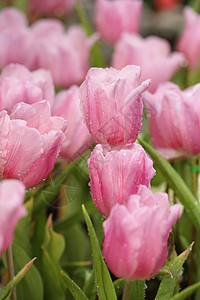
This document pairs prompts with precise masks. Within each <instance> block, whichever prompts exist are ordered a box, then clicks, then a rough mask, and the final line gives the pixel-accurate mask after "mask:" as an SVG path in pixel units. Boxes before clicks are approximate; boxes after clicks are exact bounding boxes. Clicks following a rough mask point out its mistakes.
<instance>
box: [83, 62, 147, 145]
mask: <svg viewBox="0 0 200 300" xmlns="http://www.w3.org/2000/svg"><path fill="white" fill-rule="evenodd" d="M139 80H140V68H139V67H136V66H127V67H125V68H124V69H122V70H121V71H118V70H116V69H114V68H110V69H101V68H91V69H90V70H89V71H88V73H87V76H86V79H85V81H84V82H83V84H82V85H81V87H80V98H81V106H82V111H83V114H84V118H85V121H86V124H87V127H88V129H89V131H90V133H91V135H92V137H93V139H94V141H95V142H96V143H101V144H105V143H108V144H110V145H123V144H127V143H130V142H134V141H135V140H136V138H137V136H138V134H139V132H140V127H141V124H142V111H143V105H142V97H141V96H142V93H143V92H144V91H145V90H146V89H147V88H148V86H149V84H150V81H149V80H147V81H145V82H143V83H142V84H141V85H140V84H139Z"/></svg>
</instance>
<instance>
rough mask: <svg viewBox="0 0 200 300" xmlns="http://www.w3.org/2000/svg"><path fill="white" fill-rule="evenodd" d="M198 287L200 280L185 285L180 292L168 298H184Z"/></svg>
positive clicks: (176, 299) (175, 299) (179, 299)
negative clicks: (187, 285)
mask: <svg viewBox="0 0 200 300" xmlns="http://www.w3.org/2000/svg"><path fill="white" fill-rule="evenodd" d="M199 288H200V281H199V282H197V283H195V284H193V285H191V286H189V287H187V288H186V289H184V290H183V291H181V292H180V293H178V294H176V295H175V296H174V297H172V298H171V299H170V300H184V299H187V298H188V297H189V296H190V295H192V294H193V293H194V292H195V291H196V290H197V289H199Z"/></svg>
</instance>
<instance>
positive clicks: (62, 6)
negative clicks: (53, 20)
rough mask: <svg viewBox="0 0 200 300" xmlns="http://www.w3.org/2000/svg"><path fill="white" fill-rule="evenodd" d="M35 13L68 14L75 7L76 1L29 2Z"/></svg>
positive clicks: (39, 0) (44, 0) (49, 0)
mask: <svg viewBox="0 0 200 300" xmlns="http://www.w3.org/2000/svg"><path fill="white" fill-rule="evenodd" d="M29 2H30V6H31V8H32V10H33V11H34V12H37V13H40V14H47V15H52V14H66V13H68V12H69V11H70V10H71V9H72V7H73V6H74V5H75V2H76V0H42V1H41V0H29Z"/></svg>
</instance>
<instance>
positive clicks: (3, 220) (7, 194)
mask: <svg viewBox="0 0 200 300" xmlns="http://www.w3.org/2000/svg"><path fill="white" fill-rule="evenodd" d="M24 195H25V187H24V185H23V183H21V182H20V181H17V180H4V181H2V182H0V255H1V254H2V253H3V252H4V251H5V250H6V249H7V248H8V246H9V245H10V243H11V242H12V238H13V232H14V229H15V227H16V224H17V222H18V220H19V219H20V218H22V217H23V216H25V215H26V210H25V208H24V207H23V200H24Z"/></svg>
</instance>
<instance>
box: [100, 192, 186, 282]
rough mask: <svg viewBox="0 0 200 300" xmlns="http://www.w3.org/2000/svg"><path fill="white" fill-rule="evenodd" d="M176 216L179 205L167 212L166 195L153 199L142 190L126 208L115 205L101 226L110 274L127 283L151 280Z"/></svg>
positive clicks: (164, 255)
mask: <svg viewBox="0 0 200 300" xmlns="http://www.w3.org/2000/svg"><path fill="white" fill-rule="evenodd" d="M179 215H180V207H179V205H174V206H172V207H171V211H170V208H169V201H168V196H167V194H161V193H158V194H155V195H153V194H152V192H151V191H150V190H148V189H147V188H146V187H144V186H141V187H140V189H139V191H138V195H132V196H130V198H129V201H128V203H127V205H126V206H125V205H120V204H116V205H115V206H114V207H113V208H112V210H111V213H110V216H109V217H108V219H107V220H106V221H105V222H104V223H103V227H104V242H103V255H104V258H105V261H106V263H107V265H108V267H109V269H110V270H111V272H112V273H113V274H114V275H115V276H116V277H123V278H126V279H130V280H138V279H142V280H143V279H149V278H152V277H154V276H155V275H156V274H157V273H158V272H159V271H160V269H161V268H162V267H163V265H164V262H165V259H166V256H167V246H168V236H169V233H170V231H171V230H172V226H173V225H174V224H175V222H176V221H177V219H178V218H179Z"/></svg>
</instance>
